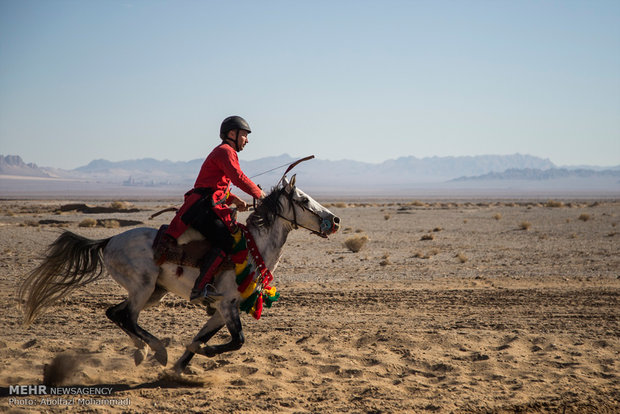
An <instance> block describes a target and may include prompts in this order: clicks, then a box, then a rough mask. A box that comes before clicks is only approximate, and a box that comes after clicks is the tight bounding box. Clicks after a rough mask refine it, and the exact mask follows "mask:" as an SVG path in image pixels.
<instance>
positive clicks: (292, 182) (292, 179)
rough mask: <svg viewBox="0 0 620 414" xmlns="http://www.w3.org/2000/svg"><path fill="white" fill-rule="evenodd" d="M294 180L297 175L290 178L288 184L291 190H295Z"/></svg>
mask: <svg viewBox="0 0 620 414" xmlns="http://www.w3.org/2000/svg"><path fill="white" fill-rule="evenodd" d="M296 178H297V174H295V175H294V176H292V177H291V182H290V183H289V185H290V186H291V188H295V179H296Z"/></svg>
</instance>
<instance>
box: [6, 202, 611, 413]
mask: <svg viewBox="0 0 620 414" xmlns="http://www.w3.org/2000/svg"><path fill="white" fill-rule="evenodd" d="M69 203H75V201H71V202H68V201H62V200H47V201H15V200H4V201H0V253H1V255H0V307H1V309H2V314H3V316H2V329H1V330H0V410H3V411H8V412H59V411H64V410H65V409H66V407H64V406H62V405H63V404H65V405H69V404H71V405H70V407H69V409H70V410H72V411H76V412H110V411H119V412H153V411H163V412H170V413H187V412H210V413H211V412H213V413H229V412H256V413H259V412H289V413H308V412H312V413H339V412H352V413H398V412H403V413H404V412H407V413H409V412H491V413H504V412H565V413H574V412H596V413H599V412H609V413H612V412H619V411H620V241H619V240H620V235H618V231H619V228H618V227H617V224H618V222H619V221H620V201H610V200H603V201H596V200H587V201H584V200H577V201H574V200H573V201H571V200H562V202H559V201H558V202H552V203H547V202H546V200H545V201H542V202H538V201H523V200H519V201H510V200H500V201H493V200H490V201H489V200H472V201H462V200H460V201H458V202H455V201H452V202H450V201H443V202H442V201H414V200H401V201H394V202H391V201H388V202H386V201H381V202H374V201H373V202H359V203H348V204H345V203H344V202H338V203H335V202H331V203H325V204H329V208H330V209H331V210H332V211H333V212H334V213H336V214H337V215H339V216H340V217H341V219H342V224H343V227H342V230H341V231H340V232H339V233H337V234H335V235H333V236H331V237H330V239H328V240H324V239H321V238H318V237H316V236H313V235H311V234H308V232H307V231H303V230H297V231H294V232H293V233H291V235H290V237H289V240H288V243H287V246H286V247H285V251H284V256H283V260H282V261H281V263H280V266H279V267H278V269H277V271H276V272H275V277H276V279H275V283H274V285H275V286H276V287H277V288H278V290H279V292H280V293H281V294H282V297H281V299H280V301H279V302H277V303H276V304H275V305H274V306H273V307H272V308H271V309H266V310H265V311H264V313H263V316H262V318H261V319H260V320H259V321H256V320H254V319H252V318H251V317H249V316H247V315H244V316H243V317H242V321H243V323H244V328H245V336H246V344H245V345H244V347H243V348H242V349H241V350H239V351H237V352H233V353H230V354H225V355H220V356H218V357H215V358H211V359H210V358H206V357H201V356H197V357H196V358H194V360H193V361H192V362H191V364H190V366H189V370H188V371H189V372H188V373H186V374H185V375H184V376H183V377H182V378H174V377H172V376H170V375H166V373H165V369H164V368H162V367H161V366H159V365H158V364H157V362H155V361H154V360H152V359H150V358H149V359H147V360H146V361H145V362H144V363H143V364H142V365H140V366H138V367H136V366H135V365H134V362H133V357H132V355H133V345H132V343H131V341H130V340H129V338H128V337H127V336H126V335H125V334H124V333H123V332H122V331H121V330H119V329H118V328H117V327H116V326H115V325H113V324H112V323H111V322H110V321H109V320H108V319H107V318H106V317H105V313H104V312H105V309H106V308H107V307H109V306H111V305H113V304H116V303H118V302H121V301H122V300H123V298H124V295H125V292H124V290H123V289H122V288H121V287H119V286H118V285H116V284H115V282H114V281H112V280H111V279H110V278H109V277H105V278H103V279H102V280H100V281H98V282H95V283H93V284H91V285H88V286H87V287H85V288H83V289H82V290H80V291H79V292H77V293H76V294H74V295H72V296H70V297H69V298H67V299H66V300H64V301H62V302H61V303H59V304H58V305H57V306H55V307H52V308H50V309H49V311H48V312H47V313H46V314H45V315H43V316H42V317H40V318H39V319H38V320H37V321H36V322H35V323H34V324H33V325H31V326H30V327H28V328H25V327H23V326H22V324H21V313H20V310H19V304H18V302H17V299H16V289H17V288H18V286H19V284H20V281H21V280H22V278H23V277H24V275H25V274H27V273H28V272H29V271H30V270H32V269H33V268H34V267H36V266H37V263H38V261H39V258H40V257H41V255H42V254H43V252H44V251H45V249H46V247H47V246H48V244H49V243H51V242H52V241H53V240H54V239H55V238H56V237H57V236H58V234H59V233H60V232H61V231H63V230H70V231H73V232H76V233H79V234H81V235H84V236H86V237H89V238H104V237H110V236H113V235H115V234H118V233H120V232H122V231H124V230H126V229H129V228H131V227H121V226H123V225H128V224H129V225H131V224H134V222H135V221H140V222H143V223H144V224H142V225H144V226H150V227H158V226H159V225H161V224H164V223H167V222H168V221H169V220H170V219H171V218H172V216H171V213H167V214H164V215H162V216H159V217H157V218H156V219H155V220H148V216H149V215H150V214H152V213H153V212H155V211H157V210H159V209H161V208H164V207H167V206H169V205H170V204H169V203H168V202H166V201H148V202H147V201H140V202H133V203H131V204H132V205H131V206H127V205H124V206H123V205H121V206H119V205H118V203H116V204H117V205H116V207H120V208H121V209H120V210H118V211H112V210H106V209H103V211H104V212H103V213H98V214H89V213H85V212H83V211H82V212H81V211H78V210H67V211H57V210H59V209H60V207H61V206H63V205H66V204H69ZM110 203H111V201H101V200H99V201H89V202H88V204H89V205H91V206H109V205H110ZM126 207H133V208H137V209H140V210H141V211H138V212H135V211H134V212H126V211H124V210H122V208H126ZM65 210H66V209H65ZM87 211H88V210H87ZM49 220H53V221H49ZM84 220H89V221H84ZM96 220H99V221H98V222H97V221H96ZM242 220H244V217H242ZM93 221H94V222H95V223H97V224H98V225H97V227H80V223H83V224H82V225H87V224H89V223H90V225H93ZM59 222H60V223H59ZM138 226H140V224H138ZM363 236H367V237H368V241H367V242H366V244H365V245H364V246H363V247H362V248H361V250H359V251H358V252H352V251H351V250H350V249H349V248H347V247H346V246H345V241H347V240H348V239H354V238H358V239H359V238H361V237H363ZM206 318H207V316H206V314H205V311H204V310H203V309H202V308H199V307H197V306H194V305H191V304H189V303H187V302H185V301H183V300H181V299H179V298H176V297H174V296H172V295H167V296H166V297H164V299H163V300H162V303H161V304H160V305H159V306H158V307H156V308H152V309H149V310H146V311H145V312H144V313H142V314H141V319H140V322H141V325H142V326H144V327H145V328H146V329H148V330H149V331H150V332H152V333H153V334H154V335H155V336H157V337H159V338H162V339H164V338H165V339H166V342H167V343H168V353H169V358H170V362H169V365H168V367H170V366H171V365H172V364H173V363H174V361H175V360H176V358H178V357H179V356H180V355H181V354H182V353H183V351H184V347H185V345H186V344H188V343H189V342H190V340H191V338H192V336H193V335H194V334H195V333H196V332H197V331H198V329H199V328H200V326H202V324H203V323H204V322H205V320H206ZM226 340H227V338H226V335H225V333H221V334H218V336H216V337H215V338H214V339H213V340H212V341H214V342H223V341H226ZM46 365H48V366H49V367H55V368H56V369H58V370H60V372H62V373H63V374H65V375H64V377H62V376H61V377H60V379H59V381H60V383H62V384H65V385H70V386H73V387H98V388H106V389H107V388H110V389H111V392H112V395H94V396H92V397H91V396H88V395H86V396H84V395H78V396H65V397H64V400H61V399H59V397H58V396H54V395H42V396H37V395H27V396H16V395H13V394H14V393H12V392H11V391H10V387H11V386H16V385H36V384H41V383H42V381H43V375H44V369H45V366H46ZM49 367H48V374H49V372H50V371H49V369H50V368H49ZM77 397H79V398H86V399H85V400H84V401H80V400H78V399H77ZM46 399H47V400H46ZM106 399H107V401H104V400H106ZM64 401H66V402H64ZM26 404H32V405H26ZM49 404H52V405H49ZM59 406H60V407H59Z"/></svg>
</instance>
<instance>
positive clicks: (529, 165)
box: [0, 154, 620, 191]
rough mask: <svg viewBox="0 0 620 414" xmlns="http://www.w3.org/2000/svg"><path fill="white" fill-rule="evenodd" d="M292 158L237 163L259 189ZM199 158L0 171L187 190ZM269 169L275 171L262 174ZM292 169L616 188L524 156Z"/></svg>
mask: <svg viewBox="0 0 620 414" xmlns="http://www.w3.org/2000/svg"><path fill="white" fill-rule="evenodd" d="M293 161H295V158H293V157H291V156H290V155H288V154H282V155H279V156H273V157H266V158H261V159H257V160H252V161H245V160H241V161H240V164H241V167H242V169H243V170H244V171H245V173H246V174H247V175H248V176H249V177H250V178H253V180H254V181H255V182H257V183H258V184H261V185H262V186H263V188H270V187H271V186H273V185H274V184H275V183H277V182H278V180H279V179H280V177H281V175H282V173H283V172H284V169H285V168H284V166H286V165H288V164H290V163H291V162H293ZM202 162H203V159H194V160H191V161H176V162H173V161H169V160H163V161H161V160H156V159H152V158H144V159H138V160H126V161H118V162H112V161H108V160H103V159H98V160H93V161H91V162H90V163H88V164H87V165H84V166H81V167H78V168H75V169H73V170H63V169H58V168H53V167H39V166H37V165H36V164H33V163H25V162H24V161H23V160H22V159H21V157H19V156H17V155H7V156H2V155H0V174H2V175H5V176H19V177H31V178H35V177H38V178H56V179H65V180H67V179H68V180H78V181H89V182H97V183H107V184H115V185H122V186H130V187H131V186H133V187H164V186H181V187H187V188H189V187H191V186H192V185H193V183H194V180H195V178H196V176H197V174H198V171H199V170H200V166H201V165H202ZM277 167H281V168H277ZM271 169H274V170H273V171H269V172H265V171H268V170H271ZM292 173H296V174H297V175H298V177H299V178H300V179H303V182H304V188H320V189H323V190H327V191H330V190H331V191H338V190H339V189H347V190H355V189H386V190H390V189H398V188H407V187H409V188H414V187H420V186H428V185H439V186H441V185H444V186H446V185H447V186H459V185H460V186H463V185H466V186H472V185H473V186H475V185H477V184H482V183H484V184H485V185H488V184H489V183H496V184H498V185H504V186H505V185H506V183H507V182H515V181H519V182H548V183H549V184H550V185H553V184H552V182H553V181H554V180H555V181H557V180H562V182H563V183H564V184H567V183H568V181H567V180H571V179H576V180H577V181H579V182H581V184H580V185H582V186H584V185H585V186H586V187H587V186H588V185H589V184H588V180H590V181H591V182H594V181H596V182H597V183H598V184H597V185H599V184H601V183H602V185H603V186H608V187H610V188H611V189H612V190H614V191H617V190H618V189H620V166H616V167H611V168H603V167H558V166H556V165H555V164H554V163H553V162H551V161H550V160H549V159H544V158H539V157H535V156H531V155H523V154H513V155H479V156H460V157H427V158H416V157H413V156H407V157H401V158H397V159H392V160H387V161H384V162H382V163H376V164H373V163H366V162H360V161H352V160H338V161H330V160H322V159H314V160H311V161H308V162H304V163H301V164H300V165H299V166H297V167H296V168H295V170H293V172H292ZM292 173H291V174H292ZM568 184H570V183H568ZM568 184H567V185H568ZM599 186H600V185H599Z"/></svg>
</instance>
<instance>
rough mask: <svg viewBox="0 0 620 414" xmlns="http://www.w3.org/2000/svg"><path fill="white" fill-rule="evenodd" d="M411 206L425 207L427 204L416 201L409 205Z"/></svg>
mask: <svg viewBox="0 0 620 414" xmlns="http://www.w3.org/2000/svg"><path fill="white" fill-rule="evenodd" d="M409 205H410V206H415V207H424V206H425V205H426V203H423V202H421V201H419V200H414V201H412V202H411V203H409Z"/></svg>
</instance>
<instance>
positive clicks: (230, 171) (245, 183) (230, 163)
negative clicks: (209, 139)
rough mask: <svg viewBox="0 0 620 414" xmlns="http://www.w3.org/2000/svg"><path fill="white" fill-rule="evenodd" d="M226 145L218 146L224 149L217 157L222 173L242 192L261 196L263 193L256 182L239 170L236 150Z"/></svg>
mask: <svg viewBox="0 0 620 414" xmlns="http://www.w3.org/2000/svg"><path fill="white" fill-rule="evenodd" d="M225 147H228V146H227V145H223V146H221V147H219V148H222V149H223V150H224V151H223V152H222V156H221V157H218V162H219V167H220V168H221V169H222V171H223V172H224V174H226V176H228V178H230V180H231V181H232V183H233V184H234V185H236V186H237V187H239V188H240V189H241V190H243V191H244V192H246V193H248V194H249V195H251V196H252V197H254V198H261V197H262V196H264V194H265V193H263V191H262V190H261V189H260V188H258V186H257V185H256V184H254V182H253V181H252V180H250V179H249V178H248V177H247V176H246V175H245V174H244V173H243V171H241V167H240V166H239V158H238V157H237V152H236V151H235V150H234V149H232V148H230V147H229V148H230V150H228V148H225Z"/></svg>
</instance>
